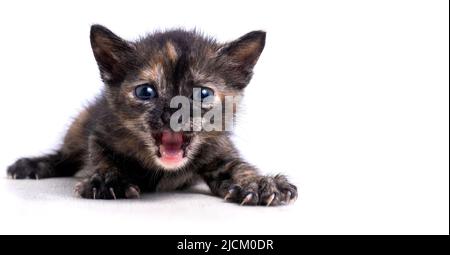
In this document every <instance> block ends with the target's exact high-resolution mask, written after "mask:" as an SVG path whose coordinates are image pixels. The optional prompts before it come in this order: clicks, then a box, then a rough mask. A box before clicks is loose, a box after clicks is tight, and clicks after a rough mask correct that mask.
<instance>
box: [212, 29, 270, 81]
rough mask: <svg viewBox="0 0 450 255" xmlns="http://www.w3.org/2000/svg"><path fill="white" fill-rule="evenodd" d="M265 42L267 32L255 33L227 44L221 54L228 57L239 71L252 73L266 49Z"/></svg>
mask: <svg viewBox="0 0 450 255" xmlns="http://www.w3.org/2000/svg"><path fill="white" fill-rule="evenodd" d="M265 42H266V32H264V31H253V32H250V33H248V34H245V35H244V36H242V37H240V38H239V39H237V40H235V41H232V42H230V43H227V44H226V45H225V46H224V47H223V48H222V49H221V52H220V53H221V55H225V56H227V57H228V58H229V59H230V60H231V61H232V62H233V63H234V64H236V65H237V67H238V68H239V69H242V70H243V71H245V72H250V73H251V71H252V69H253V67H254V66H255V64H256V62H257V61H258V58H259V56H260V55H261V53H262V51H263V49H264V45H265Z"/></svg>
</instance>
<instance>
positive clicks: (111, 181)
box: [75, 172, 140, 199]
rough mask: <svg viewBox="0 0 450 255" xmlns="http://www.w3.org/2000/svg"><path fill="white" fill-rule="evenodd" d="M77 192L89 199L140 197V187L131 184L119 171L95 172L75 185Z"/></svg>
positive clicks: (78, 194)
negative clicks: (122, 177) (102, 173)
mask: <svg viewBox="0 0 450 255" xmlns="http://www.w3.org/2000/svg"><path fill="white" fill-rule="evenodd" d="M75 194H76V195H77V196H79V197H83V198H88V199H120V198H130V199H131V198H139V197H140V189H139V187H138V186H137V185H134V184H131V183H129V182H127V181H125V180H123V179H121V178H120V176H119V175H118V174H117V173H114V172H111V173H107V174H104V175H101V174H94V175H93V176H92V177H90V178H88V179H86V180H83V181H81V182H79V183H77V184H76V185H75Z"/></svg>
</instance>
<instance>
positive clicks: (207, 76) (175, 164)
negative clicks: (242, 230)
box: [8, 25, 297, 206]
mask: <svg viewBox="0 0 450 255" xmlns="http://www.w3.org/2000/svg"><path fill="white" fill-rule="evenodd" d="M265 37H266V34H265V32H263V31H253V32H250V33H248V34H246V35H244V36H242V37H240V38H239V39H237V40H235V41H232V42H229V43H225V44H222V43H218V42H216V41H214V40H213V39H210V38H205V37H204V36H202V35H200V34H199V33H197V32H195V31H184V30H171V31H166V32H156V33H154V34H151V35H148V36H146V37H143V38H141V39H139V40H137V41H135V42H129V41H125V40H123V39H121V38H120V37H118V36H117V35H115V34H114V33H112V32H111V31H110V30H108V29H107V28H105V27H103V26H100V25H93V26H92V27H91V33H90V39H91V45H92V50H93V53H94V57H95V59H96V61H97V64H98V67H99V69H100V75H101V78H102V80H103V82H104V84H105V87H104V91H103V92H102V94H101V95H100V96H99V97H98V98H97V99H96V101H95V102H94V103H93V104H91V105H90V106H89V107H87V108H86V109H85V110H84V111H83V112H81V113H80V114H79V116H78V117H77V118H76V119H75V121H74V122H73V123H72V125H71V126H70V128H69V130H68V132H67V134H66V136H65V138H64V143H63V145H62V147H61V148H60V149H59V150H58V151H56V152H55V153H52V154H49V155H45V156H42V157H35V158H22V159H19V160H18V161H16V162H15V163H14V164H13V165H11V166H10V167H9V168H8V175H9V176H10V177H12V178H14V179H23V178H32V179H39V178H49V177H58V176H73V175H74V174H75V173H77V172H78V171H80V170H83V171H84V172H88V173H89V176H90V177H89V178H85V179H84V180H82V181H81V182H79V183H78V184H77V185H76V187H75V190H76V193H77V194H78V195H79V196H81V197H83V198H90V199H119V198H139V196H140V194H141V191H142V192H143V191H162V190H174V189H182V188H185V187H188V186H190V185H192V184H194V183H195V182H196V181H198V180H201V179H203V180H204V181H205V182H206V183H207V185H208V186H209V187H210V189H211V191H212V193H213V194H215V195H217V196H219V197H222V198H225V199H226V200H228V201H232V202H236V203H240V204H243V205H244V204H245V205H272V206H274V205H281V204H285V203H289V202H290V201H294V200H295V199H296V198H297V188H296V187H295V186H294V185H293V184H291V183H289V182H288V180H287V179H286V177H285V176H283V175H276V176H264V175H261V174H259V173H258V171H257V169H256V168H255V167H254V166H252V165H251V164H249V163H247V162H246V161H244V160H243V159H242V158H241V157H240V156H239V154H238V152H237V150H236V148H235V147H234V145H233V144H232V142H231V140H230V132H228V131H216V130H213V131H209V132H206V131H205V130H201V131H178V132H174V131H173V130H172V129H171V127H170V118H171V116H172V114H173V113H174V112H175V110H177V109H173V108H171V107H170V105H169V103H170V100H171V99H172V98H173V97H175V96H180V95H181V96H185V97H186V98H193V96H194V97H195V96H196V95H193V91H195V90H193V89H194V88H197V91H200V92H199V93H200V94H199V95H197V96H199V97H200V98H201V100H203V98H204V96H208V97H211V98H213V99H214V102H216V99H217V100H218V101H221V100H223V99H224V97H226V96H239V95H241V94H242V92H243V89H244V88H245V87H246V86H247V84H248V83H249V82H250V79H251V77H252V69H253V67H254V66H255V64H256V62H257V60H258V58H259V56H260V54H261V52H262V51H263V48H264V44H265ZM190 102H191V103H192V100H191V101H190ZM214 102H213V104H214ZM205 110H206V109H203V108H202V109H201V111H202V113H204V112H205ZM235 110H236V109H235V108H233V111H235ZM192 122H193V121H192V120H191V122H190V123H189V125H190V126H193V123H192Z"/></svg>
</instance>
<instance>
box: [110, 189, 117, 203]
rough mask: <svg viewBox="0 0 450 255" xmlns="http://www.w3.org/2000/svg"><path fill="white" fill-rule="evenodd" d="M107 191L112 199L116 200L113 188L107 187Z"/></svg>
mask: <svg viewBox="0 0 450 255" xmlns="http://www.w3.org/2000/svg"><path fill="white" fill-rule="evenodd" d="M109 192H110V193H111V195H112V196H113V198H114V200H117V197H116V193H114V189H113V188H109Z"/></svg>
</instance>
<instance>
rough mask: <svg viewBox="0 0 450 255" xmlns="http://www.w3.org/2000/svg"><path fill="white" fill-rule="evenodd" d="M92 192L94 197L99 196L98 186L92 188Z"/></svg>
mask: <svg viewBox="0 0 450 255" xmlns="http://www.w3.org/2000/svg"><path fill="white" fill-rule="evenodd" d="M92 194H93V196H92V198H93V199H96V196H97V189H96V188H92Z"/></svg>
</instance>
